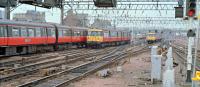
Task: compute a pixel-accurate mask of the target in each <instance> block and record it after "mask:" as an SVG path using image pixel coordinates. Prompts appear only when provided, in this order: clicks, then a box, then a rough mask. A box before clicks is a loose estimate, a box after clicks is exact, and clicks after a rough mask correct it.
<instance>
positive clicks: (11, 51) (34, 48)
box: [0, 42, 86, 56]
mask: <svg viewBox="0 0 200 87" xmlns="http://www.w3.org/2000/svg"><path fill="white" fill-rule="evenodd" d="M73 46H74V47H76V48H84V47H86V43H83V42H81V43H63V44H57V45H55V44H48V45H27V46H2V47H0V56H13V55H22V54H33V53H44V52H52V51H56V50H66V49H69V48H71V47H73Z"/></svg>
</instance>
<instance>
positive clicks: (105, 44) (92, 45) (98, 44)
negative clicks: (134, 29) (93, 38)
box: [87, 41, 130, 48]
mask: <svg viewBox="0 0 200 87" xmlns="http://www.w3.org/2000/svg"><path fill="white" fill-rule="evenodd" d="M129 43H130V41H115V42H88V43H87V47H89V48H103V47H109V46H119V45H124V44H129Z"/></svg>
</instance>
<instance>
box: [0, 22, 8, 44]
mask: <svg viewBox="0 0 200 87" xmlns="http://www.w3.org/2000/svg"><path fill="white" fill-rule="evenodd" d="M6 45H7V29H6V26H0V46H6Z"/></svg>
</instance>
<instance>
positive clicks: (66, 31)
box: [63, 30, 71, 36]
mask: <svg viewBox="0 0 200 87" xmlns="http://www.w3.org/2000/svg"><path fill="white" fill-rule="evenodd" d="M63 35H64V36H71V33H70V31H69V30H63Z"/></svg>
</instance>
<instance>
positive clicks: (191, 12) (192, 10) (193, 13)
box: [188, 9, 196, 17]
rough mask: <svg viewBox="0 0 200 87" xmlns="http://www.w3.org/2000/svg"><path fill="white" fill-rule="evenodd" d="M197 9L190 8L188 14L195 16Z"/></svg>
mask: <svg viewBox="0 0 200 87" xmlns="http://www.w3.org/2000/svg"><path fill="white" fill-rule="evenodd" d="M195 13H196V12H195V10H194V9H190V10H189V11H188V16H189V17H193V16H194V15H195Z"/></svg>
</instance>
